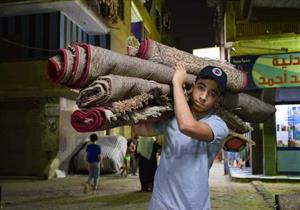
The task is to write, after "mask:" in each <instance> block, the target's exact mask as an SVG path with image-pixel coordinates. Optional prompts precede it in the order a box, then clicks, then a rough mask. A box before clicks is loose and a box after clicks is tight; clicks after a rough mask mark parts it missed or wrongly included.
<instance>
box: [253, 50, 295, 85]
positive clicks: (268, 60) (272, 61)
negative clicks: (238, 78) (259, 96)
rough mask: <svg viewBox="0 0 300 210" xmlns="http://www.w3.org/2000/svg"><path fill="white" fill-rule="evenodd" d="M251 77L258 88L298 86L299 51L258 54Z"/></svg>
mask: <svg viewBox="0 0 300 210" xmlns="http://www.w3.org/2000/svg"><path fill="white" fill-rule="evenodd" d="M252 78H253V81H254V83H255V85H256V86H257V87H258V88H276V87H296V86H300V53H287V54H277V55H263V56H260V57H259V58H258V59H257V60H256V62H255V64H254V66H253V69H252Z"/></svg>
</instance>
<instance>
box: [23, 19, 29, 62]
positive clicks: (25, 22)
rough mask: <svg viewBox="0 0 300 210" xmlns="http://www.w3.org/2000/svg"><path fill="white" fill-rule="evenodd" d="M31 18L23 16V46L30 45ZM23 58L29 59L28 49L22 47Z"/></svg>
mask: <svg viewBox="0 0 300 210" xmlns="http://www.w3.org/2000/svg"><path fill="white" fill-rule="evenodd" d="M28 29H29V16H28V15H26V16H23V17H22V18H21V44H22V45H25V46H26V45H28V44H29V30H28ZM21 57H23V58H25V57H29V53H28V49H27V48H24V47H22V48H21Z"/></svg>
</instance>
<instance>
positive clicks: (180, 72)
mask: <svg viewBox="0 0 300 210" xmlns="http://www.w3.org/2000/svg"><path fill="white" fill-rule="evenodd" d="M174 69H175V73H174V75H173V79H172V83H173V85H180V86H181V87H183V86H184V83H185V81H186V78H187V73H186V69H185V66H184V64H183V63H182V62H179V63H176V65H175V67H174Z"/></svg>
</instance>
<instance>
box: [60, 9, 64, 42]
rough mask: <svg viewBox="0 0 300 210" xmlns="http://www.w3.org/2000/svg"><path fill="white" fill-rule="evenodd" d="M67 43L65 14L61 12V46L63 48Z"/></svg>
mask: <svg viewBox="0 0 300 210" xmlns="http://www.w3.org/2000/svg"><path fill="white" fill-rule="evenodd" d="M64 45H65V16H64V15H63V14H60V16H59V48H63V47H64Z"/></svg>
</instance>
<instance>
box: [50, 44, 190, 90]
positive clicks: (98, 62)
mask: <svg viewBox="0 0 300 210" xmlns="http://www.w3.org/2000/svg"><path fill="white" fill-rule="evenodd" d="M77 47H78V49H80V47H81V48H84V49H85V51H84V52H85V53H83V54H80V53H78V56H79V57H75V61H78V62H79V63H78V65H77V66H78V68H77V70H76V72H75V70H72V69H74V68H73V66H75V65H71V66H72V67H71V66H70V65H69V61H70V60H73V56H74V54H76V53H72V52H69V51H71V50H72V49H61V50H59V52H58V54H57V55H56V56H54V57H52V58H50V59H49V61H48V75H49V77H50V78H51V79H52V81H54V82H56V83H59V84H62V85H66V86H68V87H73V88H74V87H76V88H83V87H86V86H88V85H89V84H91V83H92V82H93V81H94V80H95V79H96V78H97V77H99V76H105V75H108V74H115V75H121V76H129V77H137V78H142V79H146V80H154V81H157V82H159V83H163V84H172V78H173V74H174V70H173V69H172V68H170V67H168V66H166V65H162V64H158V63H154V62H151V61H147V60H144V59H140V58H135V57H130V56H127V55H122V54H120V53H116V52H113V51H111V50H107V49H104V48H101V47H95V46H92V45H88V44H82V45H80V46H77ZM81 51H82V50H81ZM71 57H72V58H71ZM82 62H83V63H84V65H83V63H82ZM74 63H76V62H74ZM83 66H84V69H82V67H83ZM79 67H81V69H79ZM70 69H71V70H70ZM72 72H75V73H74V74H73V77H74V78H77V80H76V79H73V80H71V75H72ZM195 78H196V77H195V75H191V74H188V76H187V81H186V86H187V87H190V86H191V84H192V83H193V82H194V80H195ZM70 80H71V81H72V84H70V83H68V81H70Z"/></svg>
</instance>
